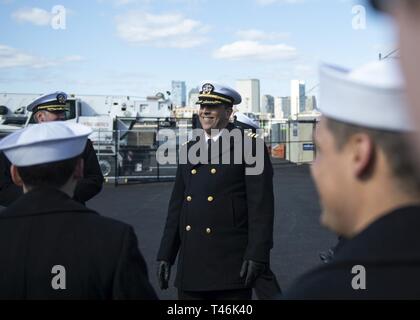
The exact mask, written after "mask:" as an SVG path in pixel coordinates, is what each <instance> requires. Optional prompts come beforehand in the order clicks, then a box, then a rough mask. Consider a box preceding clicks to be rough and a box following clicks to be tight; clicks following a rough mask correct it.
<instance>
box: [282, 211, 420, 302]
mask: <svg viewBox="0 0 420 320" xmlns="http://www.w3.org/2000/svg"><path fill="white" fill-rule="evenodd" d="M419 230H420V207H406V208H401V209H398V210H395V211H394V212H392V213H390V214H388V215H386V216H384V217H382V218H380V219H379V220H377V221H376V222H374V223H373V224H371V225H370V226H369V227H368V228H367V229H366V230H364V231H362V232H361V233H360V234H359V235H357V236H356V237H354V238H353V239H351V240H348V241H346V242H345V243H344V244H343V246H342V247H341V248H340V249H339V250H338V251H337V252H336V255H335V256H334V258H333V260H332V261H331V262H330V263H328V264H326V265H325V266H323V267H321V268H317V269H315V270H313V271H312V272H309V273H308V274H306V275H305V276H303V277H302V278H301V279H300V280H299V281H297V283H296V284H295V285H294V286H292V288H291V289H290V290H288V291H287V292H286V293H285V298H287V299H420V232H419ZM355 266H363V267H364V269H365V271H366V272H365V275H366V277H365V279H366V282H365V283H366V290H354V289H353V286H352V281H353V278H354V277H356V276H360V275H361V273H360V271H357V270H353V267H355ZM352 271H353V272H354V273H352ZM359 280H360V279H357V278H356V279H355V283H356V285H357V284H359V285H360V283H361V282H360V281H359ZM356 287H357V286H356Z"/></svg>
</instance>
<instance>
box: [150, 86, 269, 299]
mask: <svg viewBox="0 0 420 320" xmlns="http://www.w3.org/2000/svg"><path fill="white" fill-rule="evenodd" d="M240 102H241V97H240V95H239V94H238V93H237V92H236V91H235V90H233V89H231V88H229V87H226V86H221V85H218V84H215V83H210V82H209V83H205V84H204V85H203V86H202V90H201V92H200V96H199V101H198V104H199V105H200V110H199V120H200V124H201V127H202V128H203V130H201V133H200V135H199V137H198V139H197V140H193V141H190V142H188V144H187V145H186V146H185V147H186V151H187V152H188V151H190V150H192V148H194V147H196V146H197V145H198V144H200V143H201V144H204V148H202V149H201V150H205V152H206V153H208V154H209V155H210V156H209V159H208V160H210V161H209V163H208V162H207V161H200V162H198V163H195V164H193V163H192V162H191V159H190V157H188V161H187V163H185V164H182V163H180V165H179V166H178V170H177V176H176V181H175V185H174V188H173V192H172V196H171V199H170V202H169V208H168V217H167V221H166V225H165V228H164V233H163V237H162V240H161V245H160V249H159V253H158V256H157V260H158V261H159V268H158V278H159V283H160V286H161V288H162V289H166V288H167V287H168V280H169V275H170V268H171V265H172V264H173V263H174V262H175V259H176V257H177V256H178V268H177V275H176V280H175V286H176V287H177V288H178V292H179V298H180V299H250V298H251V296H252V287H253V286H254V284H255V280H256V279H257V278H258V277H260V276H261V275H262V274H263V273H264V272H265V271H266V269H267V268H268V265H269V256H270V250H271V248H272V246H273V210H274V209H273V206H274V204H273V203H274V197H273V185H272V179H273V169H272V165H271V161H270V158H269V156H268V153H267V150H266V147H265V145H264V143H263V141H262V140H260V142H261V145H262V148H260V149H258V148H255V145H256V141H257V139H261V138H260V137H256V134H253V133H250V134H249V135H247V134H244V131H241V130H240V129H238V128H236V127H235V126H234V125H233V124H232V123H230V122H229V118H230V116H231V114H232V107H233V105H234V104H239V103H240ZM212 129H213V130H214V129H218V130H221V131H216V132H214V131H213V132H212ZM233 130H238V131H239V132H240V134H241V135H243V134H244V136H245V138H246V137H248V138H249V137H250V136H251V137H252V138H250V139H251V140H252V141H251V142H252V143H251V145H252V148H251V149H252V150H244V149H243V147H244V145H243V141H242V142H239V143H236V142H232V141H228V143H227V144H223V143H222V141H221V140H222V139H224V135H223V133H226V132H229V133H230V132H232V131H233ZM217 132H218V133H217ZM216 144H219V148H218V152H211V151H210V152H209V150H212V149H213V150H214V148H215V145H216ZM216 149H217V148H216ZM235 150H236V151H237V152H238V151H239V153H240V154H242V155H243V154H244V153H247V152H248V153H250V152H257V154H256V156H257V159H258V158H259V160H260V161H261V162H262V168H263V170H262V171H261V172H259V174H255V175H253V174H247V170H246V169H247V167H248V166H249V165H248V164H247V163H245V161H240V162H238V163H237V164H235V163H234V162H233V161H230V164H224V162H223V161H222V160H220V158H221V156H222V155H225V154H228V158H229V157H230V159H232V157H233V154H234V153H235ZM184 151H185V149H184ZM181 152H182V151H181ZM258 152H259V154H258ZM215 159H216V160H219V164H216V163H215V162H217V161H214V160H215Z"/></svg>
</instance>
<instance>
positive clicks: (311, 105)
mask: <svg viewBox="0 0 420 320" xmlns="http://www.w3.org/2000/svg"><path fill="white" fill-rule="evenodd" d="M316 109H317V102H316V97H315V96H307V97H306V106H305V110H306V111H309V112H310V111H313V110H316Z"/></svg>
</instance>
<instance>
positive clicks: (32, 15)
mask: <svg viewBox="0 0 420 320" xmlns="http://www.w3.org/2000/svg"><path fill="white" fill-rule="evenodd" d="M12 18H13V19H15V20H16V21H18V22H22V23H23V22H28V23H32V24H34V25H36V26H47V25H49V24H50V22H51V18H52V14H51V13H50V12H48V11H46V10H44V9H40V8H22V9H19V10H17V11H15V12H13V13H12Z"/></svg>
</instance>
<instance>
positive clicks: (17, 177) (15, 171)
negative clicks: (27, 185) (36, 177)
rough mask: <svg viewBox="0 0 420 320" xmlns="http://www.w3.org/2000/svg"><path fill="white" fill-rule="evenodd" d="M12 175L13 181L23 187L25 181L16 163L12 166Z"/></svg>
mask: <svg viewBox="0 0 420 320" xmlns="http://www.w3.org/2000/svg"><path fill="white" fill-rule="evenodd" d="M10 176H11V177H12V181H13V183H14V184H15V185H17V186H18V187H23V181H22V178H21V177H20V174H19V171H18V169H17V167H16V166H15V165H13V164H12V165H11V166H10Z"/></svg>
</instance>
